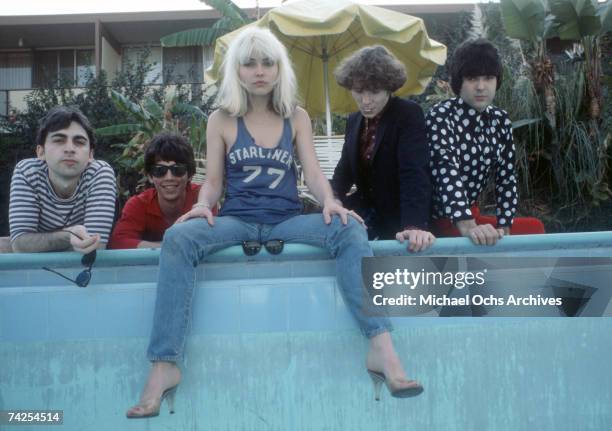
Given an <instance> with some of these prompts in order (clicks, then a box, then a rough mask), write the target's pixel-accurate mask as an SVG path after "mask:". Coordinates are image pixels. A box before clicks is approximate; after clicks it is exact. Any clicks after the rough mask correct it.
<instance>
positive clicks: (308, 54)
mask: <svg viewBox="0 0 612 431" xmlns="http://www.w3.org/2000/svg"><path fill="white" fill-rule="evenodd" d="M253 25H255V26H259V27H265V28H269V29H270V30H271V31H272V32H273V33H274V34H275V35H276V36H277V37H278V38H279V40H280V41H281V42H282V43H283V44H284V45H285V47H286V48H287V50H288V52H289V56H290V58H291V61H292V63H293V66H294V70H295V73H296V75H297V81H298V87H299V97H300V101H301V105H302V106H303V107H304V108H305V109H306V110H307V111H308V113H309V114H310V115H311V116H317V115H321V114H323V113H325V114H326V122H327V134H328V136H329V135H331V112H332V111H333V112H337V113H347V112H352V111H355V110H356V109H357V106H356V105H355V102H354V101H353V98H352V97H351V95H350V93H349V92H348V91H346V90H345V89H344V88H342V87H340V86H339V85H338V84H336V81H335V79H334V77H333V75H332V73H333V70H334V69H335V68H336V66H337V65H338V64H339V63H340V62H341V61H342V59H344V58H345V57H347V56H349V55H350V54H352V53H353V52H354V51H355V50H357V49H359V48H361V47H364V46H368V45H375V44H380V45H384V46H385V47H386V48H387V49H389V51H391V52H392V53H393V54H394V55H395V56H396V57H397V58H398V59H399V60H400V61H401V62H402V63H404V65H405V66H406V69H407V72H408V79H407V81H406V83H405V84H404V86H403V87H402V88H400V89H399V90H398V91H397V92H396V94H397V95H400V96H404V95H408V94H420V93H422V92H423V91H424V90H425V88H426V87H427V84H428V83H429V81H430V80H431V77H432V76H433V74H434V72H435V70H436V68H437V67H438V65H442V64H444V61H445V60H446V47H445V46H444V45H442V44H441V43H439V42H436V41H435V40H433V39H430V38H429V37H428V35H427V30H426V29H425V24H424V23H423V20H422V19H420V18H416V17H413V16H410V15H405V14H402V13H399V12H394V11H391V10H388V9H384V8H380V7H376V6H367V5H360V4H356V3H353V2H351V1H349V0H302V1H296V2H294V3H290V4H285V5H283V6H280V7H277V8H275V9H272V10H270V11H269V12H268V13H266V14H265V15H264V16H263V17H262V18H261V19H259V20H258V21H256V22H254V23H252V24H249V25H248V26H245V27H242V28H240V29H238V30H236V31H234V32H232V33H228V34H226V35H224V36H222V37H220V38H219V39H217V42H216V46H215V57H214V62H213V66H212V68H211V69H210V70H209V71H208V72H207V73H206V77H207V79H208V80H209V81H216V80H217V79H218V77H219V71H220V67H221V63H222V61H223V56H224V54H225V52H226V51H227V47H228V45H229V43H230V42H231V40H232V39H233V38H234V37H236V35H237V34H238V33H239V32H241V31H242V30H244V29H245V28H247V27H249V26H253Z"/></svg>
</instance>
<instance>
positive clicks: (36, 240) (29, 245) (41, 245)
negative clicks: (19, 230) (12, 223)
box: [11, 231, 71, 253]
mask: <svg viewBox="0 0 612 431" xmlns="http://www.w3.org/2000/svg"><path fill="white" fill-rule="evenodd" d="M11 245H12V247H13V251H14V252H15V253H37V252H41V251H42V252H44V251H64V250H69V249H70V248H71V246H70V234H69V233H68V232H61V231H58V232H44V233H38V232H36V233H24V234H21V235H19V236H18V237H17V238H15V239H14V240H13V241H12V243H11Z"/></svg>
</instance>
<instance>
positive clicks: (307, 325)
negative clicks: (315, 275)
mask: <svg viewBox="0 0 612 431" xmlns="http://www.w3.org/2000/svg"><path fill="white" fill-rule="evenodd" d="M288 293H289V330H290V331H317V330H319V331H320V330H333V329H334V328H335V317H334V314H335V301H336V298H335V295H334V285H333V283H329V284H322V285H321V284H319V285H314V284H304V285H295V286H292V287H291V288H290V289H288Z"/></svg>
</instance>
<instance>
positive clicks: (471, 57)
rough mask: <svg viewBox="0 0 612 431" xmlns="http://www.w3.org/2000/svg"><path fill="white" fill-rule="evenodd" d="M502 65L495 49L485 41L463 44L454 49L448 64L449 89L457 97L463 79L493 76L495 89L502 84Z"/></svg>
mask: <svg viewBox="0 0 612 431" xmlns="http://www.w3.org/2000/svg"><path fill="white" fill-rule="evenodd" d="M502 75H503V73H502V64H501V60H500V58H499V54H498V52H497V48H495V46H493V44H492V43H491V42H489V41H488V40H486V39H475V40H468V41H466V42H463V43H462V44H461V45H459V46H458V47H457V49H455V52H454V53H453V58H452V60H451V64H450V76H451V88H452V89H453V92H454V93H455V94H456V95H457V96H459V93H461V86H462V85H463V78H465V77H466V76H467V77H476V76H495V77H496V78H497V89H498V90H499V86H500V85H501V83H502Z"/></svg>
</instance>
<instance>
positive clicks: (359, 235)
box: [334, 217, 368, 243]
mask: <svg viewBox="0 0 612 431" xmlns="http://www.w3.org/2000/svg"><path fill="white" fill-rule="evenodd" d="M334 219H335V220H334V223H336V229H337V233H338V235H340V236H341V237H342V238H344V239H346V240H347V241H349V242H352V243H367V242H368V234H367V232H366V230H365V228H364V227H363V226H362V225H361V224H360V223H359V222H358V221H356V220H355V219H354V218H352V217H349V218H348V223H347V224H343V223H342V220H340V217H334Z"/></svg>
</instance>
